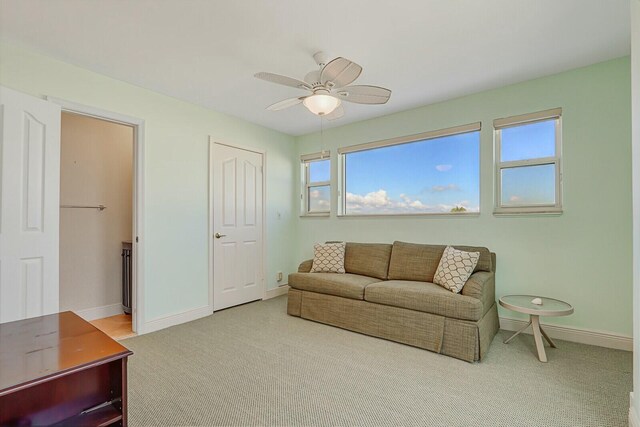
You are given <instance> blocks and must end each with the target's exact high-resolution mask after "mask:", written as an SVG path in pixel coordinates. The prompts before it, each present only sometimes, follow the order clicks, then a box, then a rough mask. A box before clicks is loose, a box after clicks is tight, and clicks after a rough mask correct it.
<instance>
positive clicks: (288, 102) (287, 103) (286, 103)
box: [267, 96, 306, 111]
mask: <svg viewBox="0 0 640 427" xmlns="http://www.w3.org/2000/svg"><path fill="white" fill-rule="evenodd" d="M305 98H306V96H301V97H299V98H289V99H285V100H283V101H280V102H276V103H275V104H271V105H269V106H268V107H267V110H270V111H280V110H284V109H285V108H289V107H293V106H294V105H298V104H300V103H301V102H302V101H304V99H305Z"/></svg>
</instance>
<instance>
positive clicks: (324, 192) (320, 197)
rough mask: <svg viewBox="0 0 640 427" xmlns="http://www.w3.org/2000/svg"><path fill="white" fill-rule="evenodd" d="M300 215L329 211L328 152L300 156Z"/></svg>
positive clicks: (329, 173) (321, 213)
mask: <svg viewBox="0 0 640 427" xmlns="http://www.w3.org/2000/svg"><path fill="white" fill-rule="evenodd" d="M301 161H302V184H303V185H302V187H303V189H302V194H301V195H300V199H301V201H302V209H301V211H302V215H329V213H330V211H331V159H330V158H329V152H328V151H324V152H322V153H316V154H307V155H305V156H302V158H301Z"/></svg>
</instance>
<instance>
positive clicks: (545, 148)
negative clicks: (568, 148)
mask: <svg viewBox="0 0 640 427" xmlns="http://www.w3.org/2000/svg"><path fill="white" fill-rule="evenodd" d="M501 132H502V139H501V141H500V144H501V148H502V150H501V151H502V152H501V154H500V161H503V162H510V161H513V160H526V159H537V158H540V157H555V155H556V121H555V119H553V120H546V121H544V122H537V123H531V124H528V125H521V126H514V127H510V128H504V129H502V130H501Z"/></svg>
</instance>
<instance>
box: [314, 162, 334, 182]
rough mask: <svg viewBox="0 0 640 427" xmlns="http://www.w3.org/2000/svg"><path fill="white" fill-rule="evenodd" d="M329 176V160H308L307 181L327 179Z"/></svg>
mask: <svg viewBox="0 0 640 427" xmlns="http://www.w3.org/2000/svg"><path fill="white" fill-rule="evenodd" d="M330 176H331V162H330V160H329V159H327V160H317V161H313V162H309V183H312V182H324V181H329V180H330Z"/></svg>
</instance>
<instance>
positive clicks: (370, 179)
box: [345, 132, 480, 213]
mask: <svg viewBox="0 0 640 427" xmlns="http://www.w3.org/2000/svg"><path fill="white" fill-rule="evenodd" d="M479 149H480V133H479V132H472V133H467V134H462V135H453V136H448V137H444V138H437V139H431V140H426V141H417V142H412V143H409V144H402V145H396V146H391V147H385V148H379V149H374V150H367V151H359V152H355V153H349V154H347V155H346V159H345V161H346V171H347V174H346V189H347V213H357V212H361V213H420V212H449V211H450V210H451V208H452V207H455V206H464V207H465V208H466V209H467V210H469V211H478V205H479V185H478V180H479Z"/></svg>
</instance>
